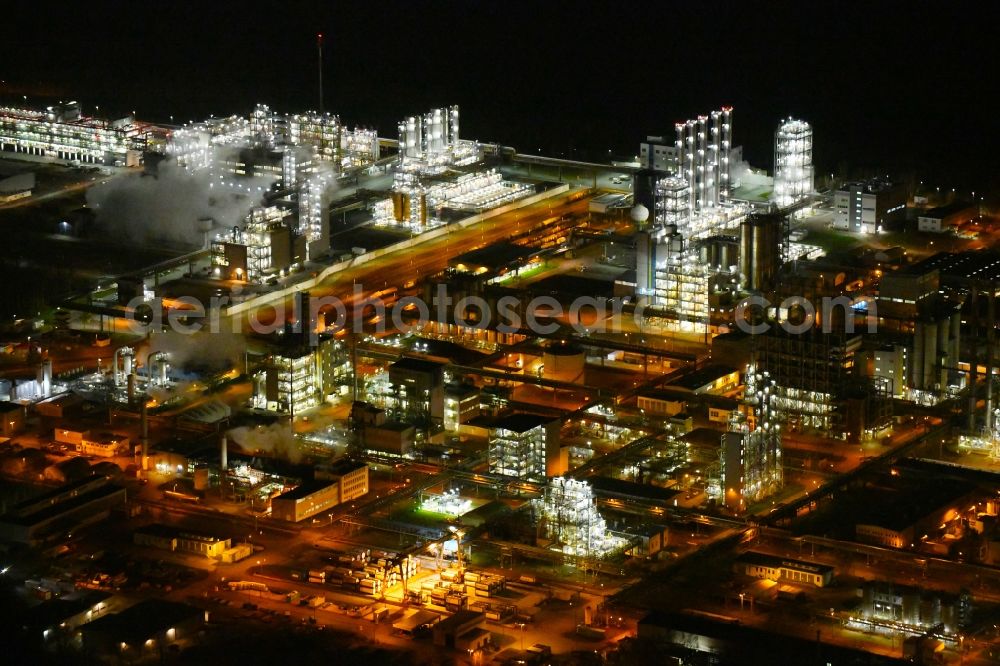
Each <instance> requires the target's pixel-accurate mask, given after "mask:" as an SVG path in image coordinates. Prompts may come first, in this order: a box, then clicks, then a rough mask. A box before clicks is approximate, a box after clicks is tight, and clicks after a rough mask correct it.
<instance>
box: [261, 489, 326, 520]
mask: <svg viewBox="0 0 1000 666" xmlns="http://www.w3.org/2000/svg"><path fill="white" fill-rule="evenodd" d="M338 504H340V481H308V482H306V483H303V484H302V485H300V486H298V487H297V488H293V489H291V490H289V491H286V492H284V493H282V494H281V495H278V496H277V497H275V498H274V499H272V500H271V515H272V516H274V517H275V518H278V519H279V520H287V521H288V522H290V523H297V522H299V521H300V520H305V519H306V518H311V517H312V516H315V515H316V514H317V513H322V512H323V511H327V510H329V509H332V508H333V507H335V506H337V505H338Z"/></svg>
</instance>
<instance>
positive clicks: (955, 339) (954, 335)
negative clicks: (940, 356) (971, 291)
mask: <svg viewBox="0 0 1000 666" xmlns="http://www.w3.org/2000/svg"><path fill="white" fill-rule="evenodd" d="M961 339H962V314H961V313H960V312H956V313H954V314H953V315H951V335H950V336H949V338H948V356H949V357H950V358H951V362H952V364H953V365H956V366H957V365H958V358H959V356H958V355H959V353H960V352H961V350H960V348H959V341H960V340H961Z"/></svg>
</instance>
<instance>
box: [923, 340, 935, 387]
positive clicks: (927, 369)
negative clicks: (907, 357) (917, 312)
mask: <svg viewBox="0 0 1000 666" xmlns="http://www.w3.org/2000/svg"><path fill="white" fill-rule="evenodd" d="M937 354H938V345H937V326H936V325H935V324H933V323H930V324H927V325H926V326H924V370H923V372H924V389H926V390H930V389H933V388H934V383H935V377H934V367H935V365H937Z"/></svg>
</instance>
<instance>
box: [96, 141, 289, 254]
mask: <svg viewBox="0 0 1000 666" xmlns="http://www.w3.org/2000/svg"><path fill="white" fill-rule="evenodd" d="M216 178H217V177H216ZM233 178H234V177H233V176H227V180H232V179H233ZM271 182H272V181H271V180H270V179H266V178H240V179H239V181H238V183H239V184H240V186H241V187H243V188H249V191H246V190H243V191H234V190H232V189H229V188H225V187H223V186H221V185H218V184H216V183H215V182H213V180H212V178H211V177H210V175H209V173H208V172H207V171H201V172H190V171H188V170H186V169H184V168H183V167H180V166H178V165H177V164H176V162H174V161H173V160H164V161H163V162H161V163H160V164H159V167H158V169H157V173H156V175H150V174H128V175H124V176H119V177H116V178H111V179H109V180H107V181H106V182H103V183H100V184H98V185H95V186H94V187H91V188H90V189H89V190H87V205H88V206H90V207H91V208H92V209H93V210H94V212H95V215H96V223H97V224H96V229H97V232H98V233H99V234H102V235H105V236H108V237H111V238H114V239H116V240H127V241H131V242H134V243H142V244H151V243H169V244H171V245H177V246H185V247H201V246H202V245H203V243H204V237H205V231H206V229H204V228H202V223H200V222H199V220H202V219H204V218H211V219H213V220H214V221H215V229H216V231H218V230H220V229H229V228H232V227H234V226H236V225H239V224H241V223H242V221H243V218H244V217H246V215H247V213H249V212H250V209H251V208H252V207H253V206H256V205H259V204H260V203H261V201H262V198H263V194H264V192H266V191H267V189H268V188H269V187H270V185H271ZM258 188H260V189H258ZM213 233H214V232H213Z"/></svg>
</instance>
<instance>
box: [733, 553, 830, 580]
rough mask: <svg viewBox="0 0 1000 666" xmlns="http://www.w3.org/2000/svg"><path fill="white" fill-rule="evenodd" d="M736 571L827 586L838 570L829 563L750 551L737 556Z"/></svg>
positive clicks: (772, 578)
mask: <svg viewBox="0 0 1000 666" xmlns="http://www.w3.org/2000/svg"><path fill="white" fill-rule="evenodd" d="M735 568H736V571H737V573H742V574H744V575H747V576H750V577H751V578H764V579H767V580H773V581H780V582H782V583H802V584H804V585H814V586H816V587H826V586H827V585H829V584H830V582H831V581H832V580H833V574H834V572H835V571H836V570H835V569H834V567H832V566H830V565H827V564H818V563H815V562H806V561H804V560H793V559H790V558H787V557H777V556H776V555H768V554H767V553H758V552H755V551H749V552H746V553H743V554H742V555H740V556H739V557H738V558H736V567H735Z"/></svg>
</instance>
